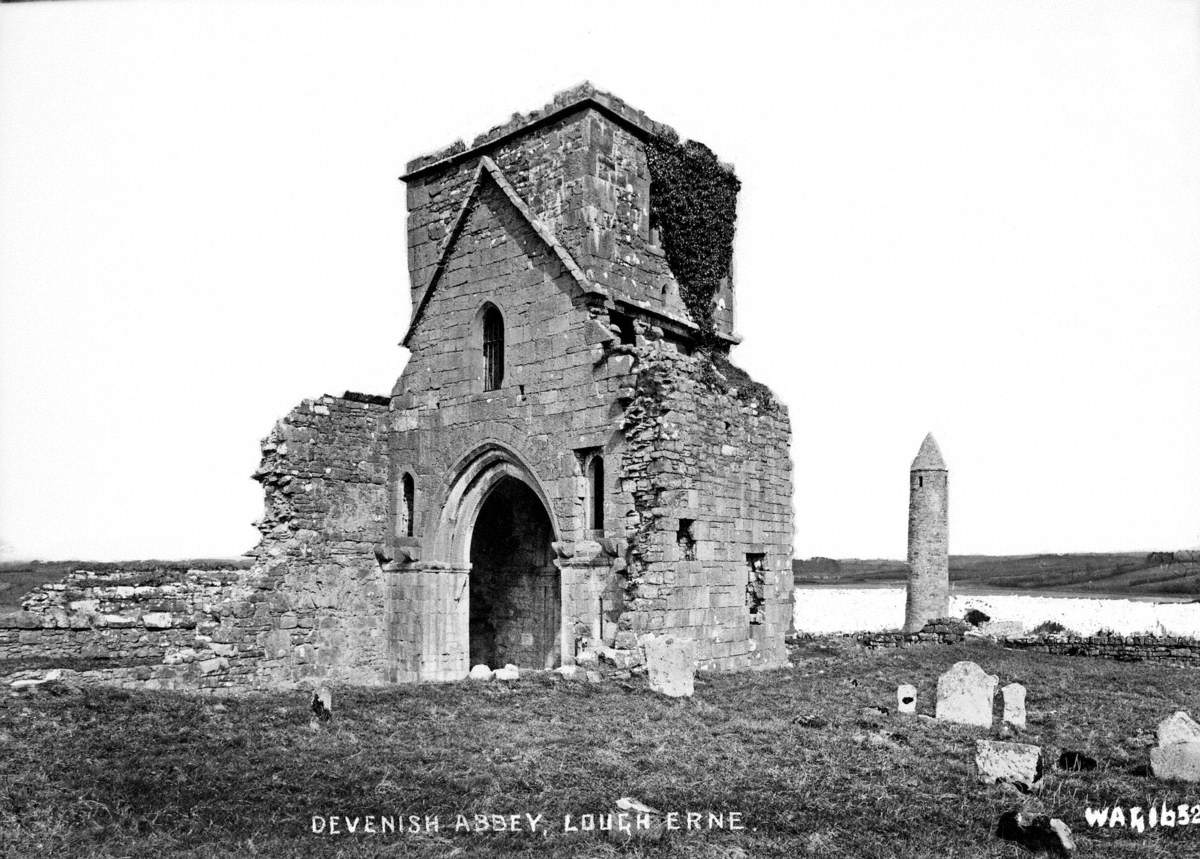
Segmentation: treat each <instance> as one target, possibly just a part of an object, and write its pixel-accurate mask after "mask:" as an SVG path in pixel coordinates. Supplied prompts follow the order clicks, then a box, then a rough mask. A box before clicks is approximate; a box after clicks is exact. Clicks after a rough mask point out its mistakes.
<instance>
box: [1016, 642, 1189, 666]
mask: <svg viewBox="0 0 1200 859" xmlns="http://www.w3.org/2000/svg"><path fill="white" fill-rule="evenodd" d="M1000 644H1001V645H1003V646H1004V647H1007V648H1009V649H1011V650H1033V651H1037V652H1039V653H1053V654H1057V655H1060V656H1094V657H1098V658H1100V659H1116V660H1118V661H1121V662H1166V663H1172V664H1177V665H1187V666H1189V667H1196V668H1200V641H1196V640H1195V639H1191V638H1180V637H1174V636H1157V635H1087V636H1085V635H1047V636H1025V637H1021V638H1005V639H1003V640H1001V642H1000Z"/></svg>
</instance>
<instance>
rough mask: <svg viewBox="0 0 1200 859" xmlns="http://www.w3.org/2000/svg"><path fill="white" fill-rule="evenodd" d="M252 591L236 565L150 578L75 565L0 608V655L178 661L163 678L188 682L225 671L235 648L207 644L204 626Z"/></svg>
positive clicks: (243, 602)
mask: <svg viewBox="0 0 1200 859" xmlns="http://www.w3.org/2000/svg"><path fill="white" fill-rule="evenodd" d="M253 592H254V588H253V586H252V585H251V584H250V581H249V577H248V573H247V571H246V570H244V569H233V568H231V569H223V570H188V571H186V572H179V573H175V574H160V575H158V576H154V577H151V576H147V575H146V574H145V573H141V572H126V571H123V570H113V571H106V572H96V571H90V570H78V571H76V572H73V573H71V574H69V575H68V576H66V577H65V578H64V579H63V581H61V582H56V583H53V584H46V585H42V586H40V587H38V588H36V589H35V590H33V591H32V592H31V593H30V594H29V595H28V596H27V597H26V598H25V599H24V601H23V602H22V609H23V610H22V611H20V612H13V613H8V614H4V615H0V659H22V658H29V657H31V656H36V657H41V658H45V659H64V660H68V659H70V660H74V659H85V660H105V661H109V660H111V661H112V662H113V663H114V664H124V663H130V662H142V663H148V664H154V663H161V664H164V665H175V666H181V667H179V668H178V669H176V670H170V671H165V672H164V673H163V674H164V677H166V678H171V679H174V678H178V679H185V678H186V679H192V680H196V681H200V678H201V676H204V677H206V678H207V677H209V676H210V675H216V674H219V673H221V674H227V673H229V672H228V669H229V664H228V662H227V660H226V659H225V658H226V657H236V656H237V655H239V654H237V653H236V650H235V648H233V647H231V646H226V645H220V644H214V643H213V641H212V639H211V635H210V633H211V632H212V630H213V628H214V627H215V626H216V625H217V624H219V623H220V622H221V618H222V617H223V616H231V615H234V614H236V613H238V612H239V611H242V607H243V606H245V605H248V604H250V603H249V600H250V598H251V596H252V594H253ZM204 682H209V681H208V680H207V679H206V680H205V681H204ZM211 682H212V684H213V685H216V684H217V683H219V682H220V681H219V679H218V678H216V677H213V678H212V680H211Z"/></svg>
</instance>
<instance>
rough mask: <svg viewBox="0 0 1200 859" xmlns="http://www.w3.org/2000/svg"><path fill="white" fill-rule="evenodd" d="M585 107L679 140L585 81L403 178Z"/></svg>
mask: <svg viewBox="0 0 1200 859" xmlns="http://www.w3.org/2000/svg"><path fill="white" fill-rule="evenodd" d="M584 108H592V109H593V110H595V111H597V112H598V113H600V114H602V115H604V116H605V117H607V118H608V119H610V120H612V121H613V122H614V123H616V124H617V125H619V126H621V127H622V128H624V129H625V130H626V131H629V132H630V133H632V134H634V135H635V136H637V137H639V138H641V139H643V140H647V139H650V138H656V137H661V138H667V139H669V140H674V139H678V137H679V135H678V134H676V133H675V129H673V128H671V127H670V126H669V125H664V124H663V123H661V122H655V121H654V120H652V119H650V117H648V116H646V114H644V113H642V112H641V111H640V110H637V109H636V108H633V107H631V106H629V105H628V104H626V103H625V102H624V101H622V100H621V99H619V98H617V97H616V96H614V95H611V94H609V93H606V92H603V91H601V90H598V89H596V88H595V87H593V86H592V85H591V84H590V83H587V82H584V83H583V84H581V85H580V86H578V87H575V88H574V89H570V90H566V91H565V92H561V93H559V94H557V95H556V96H555V98H554V101H553V102H552V103H551V104H549V105H547V106H546V107H545V108H543V110H541V111H534V112H532V113H530V114H528V115H526V116H520V115H517V116H514V117H513V120H512V121H511V122H509V123H507V124H505V125H502V126H499V127H497V128H494V129H492V130H491V131H489V132H487V133H486V134H482V135H480V136H479V137H476V138H475V140H474V141H473V142H472V143H471V146H470V147H465V146H464V144H463V143H462V142H461V141H459V142H458V143H457V144H455V145H452V146H450V147H447V148H445V149H442V150H440V151H438V152H435V153H433V154H431V155H425V156H422V157H420V158H414V159H413V160H412V161H410V162H408V165H407V168H406V172H405V173H404V175H403V176H401V177H400V179H401V181H403V182H411V181H412V180H414V179H419V178H421V177H423V176H425V175H426V174H428V173H431V172H433V171H435V170H439V169H441V168H442V167H447V166H449V165H451V164H455V163H457V162H459V161H465V160H467V159H470V158H474V157H476V156H478V155H480V154H481V153H484V152H487V151H488V150H491V149H494V148H496V147H498V146H501V145H503V144H504V143H507V142H508V141H510V140H512V139H513V138H514V137H518V136H520V135H522V134H526V133H528V132H530V131H533V130H535V129H537V128H541V127H542V126H544V125H548V124H550V123H552V122H555V121H557V120H559V119H561V118H562V117H564V116H566V115H567V114H570V113H574V112H577V111H579V110H582V109H584ZM460 146H462V147H463V148H461V149H458V151H457V152H456V151H454V150H455V149H457V148H458V147H460Z"/></svg>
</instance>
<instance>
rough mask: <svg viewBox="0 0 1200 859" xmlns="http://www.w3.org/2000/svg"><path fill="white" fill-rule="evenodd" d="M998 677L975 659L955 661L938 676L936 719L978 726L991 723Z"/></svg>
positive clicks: (985, 725) (983, 726) (986, 725)
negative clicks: (976, 662)
mask: <svg viewBox="0 0 1200 859" xmlns="http://www.w3.org/2000/svg"><path fill="white" fill-rule="evenodd" d="M999 682H1000V678H998V677H996V675H994V674H988V673H987V672H986V671H984V670H983V669H982V668H980V667H979V666H978V665H976V664H975V663H974V662H968V661H963V662H956V663H954V665H952V666H951V667H950V669H949V670H948V671H946V673H944V674H943V675H942V676H941V677H939V678H938V684H937V706H936V708H935V712H936V715H937V718H939V719H941V720H943V721H946V722H957V723H959V724H962V725H975V726H977V727H980V728H990V727H991V726H992V701H993V699H994V698H995V697H996V684H997V683H999Z"/></svg>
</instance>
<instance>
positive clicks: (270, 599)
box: [0, 395, 388, 692]
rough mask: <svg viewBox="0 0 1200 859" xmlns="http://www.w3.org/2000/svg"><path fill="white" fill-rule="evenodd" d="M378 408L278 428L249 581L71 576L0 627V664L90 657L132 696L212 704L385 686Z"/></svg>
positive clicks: (329, 409)
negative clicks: (151, 694) (168, 694)
mask: <svg viewBox="0 0 1200 859" xmlns="http://www.w3.org/2000/svg"><path fill="white" fill-rule="evenodd" d="M383 403H386V400H382V402H381V398H369V397H362V396H361V395H359V396H358V397H357V398H353V397H352V398H349V399H347V398H340V397H329V396H326V397H321V398H320V399H319V400H306V401H304V402H303V403H302V404H301V405H300V406H298V407H297V408H296V409H294V410H293V411H292V412H291V413H290V414H289V415H288V416H287V417H285V418H284V419H283V420H281V421H280V422H279V423H278V424H277V425H276V426H275V428H274V429H273V430H272V432H271V434H270V435H269V436H268V437H267V438H266V439H265V440H264V442H263V461H262V465H261V467H260V468H259V470H258V471H257V472H256V473H255V479H257V480H259V481H260V482H261V483H262V484H263V486H264V488H265V490H266V496H267V500H266V510H265V513H264V516H263V518H262V520H261V521H260V522H259V523H258V527H259V530H260V531H261V532H262V535H263V537H262V541H261V542H260V543H259V545H258V547H257V548H256V549H255V550H254V558H255V562H254V564H253V566H252V567H251V568H250V569H249V570H240V569H231V570H216V571H199V570H193V571H188V572H186V573H185V574H183V575H180V576H177V577H173V578H169V579H167V580H158V581H150V582H147V581H146V576H145V574H144V573H138V572H123V571H117V572H112V573H95V572H88V571H86V570H85V571H80V572H77V573H74V574H72V575H71V576H68V577H67V578H66V579H65V580H64V581H63V582H61V583H56V584H49V585H43V586H42V587H40V588H38V589H37V590H35V591H34V592H33V593H32V594H31V595H30V596H29V597H28V598H27V599H26V600H25V603H24V608H25V611H23V612H19V613H15V614H9V615H4V616H0V658H8V659H17V658H26V659H27V658H38V657H40V658H43V659H56V658H58V659H66V658H73V657H85V658H86V657H95V658H97V659H104V660H111V661H112V662H113V664H114V666H122V665H123V666H126V667H124V668H119V669H118V670H117V671H116V672H115V673H116V674H119V675H120V677H121V678H124V679H123V682H125V683H127V684H128V685H140V684H144V685H146V686H147V687H149V688H190V689H200V690H202V691H212V692H221V691H227V690H231V689H238V690H244V689H255V688H267V687H275V686H287V685H294V684H296V683H298V682H300V681H302V680H309V679H311V680H341V681H347V682H356V683H380V682H383V681H384V679H385V678H384V673H385V672H384V666H385V663H386V652H385V636H384V623H383V615H384V610H385V607H384V600H383V590H384V588H383V580H382V574H381V572H380V565H379V562H378V561H377V560H376V558H375V554H374V549H375V547H376V546H379V545H383V544H384V543H385V541H386V536H387V528H386V522H387V516H388V504H387V484H386V480H387V462H386V456H385V451H386V445H385V444H384V434H383V427H384V425H385V419H386V415H387V413H388V407H387V406H386V405H384V404H383ZM131 662H132V663H139V664H138V666H137V667H136V668H128V667H127V666H128V665H129V664H130V663H131Z"/></svg>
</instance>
